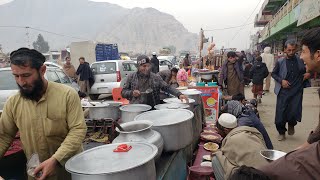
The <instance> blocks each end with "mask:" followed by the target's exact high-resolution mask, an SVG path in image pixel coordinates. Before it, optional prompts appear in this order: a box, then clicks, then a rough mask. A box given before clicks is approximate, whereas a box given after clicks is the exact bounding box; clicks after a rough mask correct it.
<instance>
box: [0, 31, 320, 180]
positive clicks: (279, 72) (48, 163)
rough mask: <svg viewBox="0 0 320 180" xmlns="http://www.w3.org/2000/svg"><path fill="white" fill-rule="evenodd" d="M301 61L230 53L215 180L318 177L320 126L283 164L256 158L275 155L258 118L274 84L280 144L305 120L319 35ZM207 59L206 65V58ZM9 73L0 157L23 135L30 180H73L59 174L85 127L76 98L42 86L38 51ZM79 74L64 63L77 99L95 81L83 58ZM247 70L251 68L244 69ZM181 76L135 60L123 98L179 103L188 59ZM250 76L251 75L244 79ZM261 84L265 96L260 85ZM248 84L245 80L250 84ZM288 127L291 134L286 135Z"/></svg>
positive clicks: (66, 90) (14, 57) (222, 82)
mask: <svg viewBox="0 0 320 180" xmlns="http://www.w3.org/2000/svg"><path fill="white" fill-rule="evenodd" d="M301 45H302V51H301V55H300V57H299V56H297V55H296V51H297V42H295V41H292V40H288V41H287V42H286V43H285V53H286V56H285V57H283V58H281V59H279V60H275V59H274V57H273V55H272V54H271V53H270V47H266V48H265V49H264V53H262V54H261V55H257V56H256V57H255V58H254V59H252V60H251V61H248V58H247V57H246V56H245V54H244V52H242V53H241V54H240V55H237V54H236V53H235V52H232V51H230V52H228V53H227V60H226V61H225V62H224V64H223V65H222V67H221V72H220V76H219V81H218V85H219V87H220V88H221V90H223V91H224V93H225V96H223V99H224V100H226V103H225V104H224V105H223V107H221V115H220V117H219V119H218V121H217V123H216V126H217V128H218V132H219V134H220V135H221V136H222V137H223V138H224V139H223V141H222V144H221V149H220V150H219V152H217V153H216V154H215V156H214V158H213V160H212V164H213V168H214V173H215V176H216V179H218V180H220V179H237V178H240V177H241V179H255V178H256V179H317V178H319V177H320V173H319V172H320V171H319V170H318V169H319V168H320V158H319V157H320V141H319V140H320V121H319V124H318V126H317V128H316V129H315V130H314V131H312V132H310V135H309V137H308V138H307V141H306V142H305V143H304V144H303V145H301V146H300V147H298V148H297V149H296V150H293V151H292V152H289V153H288V154H287V155H286V156H284V157H282V158H280V159H278V160H276V161H273V162H271V163H270V162H268V161H267V160H266V159H264V158H263V157H262V156H260V154H259V152H260V150H265V149H273V144H272V142H271V140H270V137H269V135H268V132H267V131H266V129H265V127H264V125H263V124H262V122H261V120H260V117H259V113H258V111H257V102H258V103H261V98H262V96H263V93H267V92H269V90H270V81H271V77H272V78H273V79H274V80H275V89H274V91H275V94H276V95H277V104H276V114H275V126H276V129H277V130H278V132H279V137H278V140H279V141H283V140H285V138H286V135H285V134H286V132H287V133H288V135H294V133H295V129H294V127H295V126H296V125H297V122H300V121H301V117H302V98H303V89H304V88H305V87H309V86H310V82H309V79H310V77H311V73H312V72H320V28H315V29H311V30H309V31H308V32H307V33H306V34H305V35H304V36H303V38H302V41H301ZM209 58H210V57H209ZM10 61H11V69H12V73H13V76H14V77H15V80H16V83H17V85H18V87H19V92H20V93H17V94H16V95H14V96H12V97H10V98H9V99H8V101H7V102H6V104H5V106H4V109H3V112H2V115H1V119H0V157H2V156H3V154H4V153H5V152H6V150H7V149H8V147H9V146H10V144H11V142H12V141H13V139H14V137H15V135H16V133H17V132H18V131H19V132H20V137H21V142H22V144H23V150H24V152H25V154H26V157H27V159H30V157H31V156H32V155H33V154H34V153H37V154H38V155H39V158H40V162H41V163H40V165H39V166H38V167H37V168H35V169H34V173H33V174H31V175H34V176H38V177H37V178H38V179H40V180H43V179H70V174H68V173H67V172H66V171H65V169H64V164H65V163H66V161H67V160H68V159H69V158H70V157H72V156H74V155H75V154H77V153H79V152H81V151H82V142H83V140H84V137H85V135H86V124H85V121H84V115H83V110H82V107H81V103H80V98H79V93H77V92H76V91H75V90H74V89H72V88H70V87H67V86H64V85H61V84H58V83H54V82H50V81H47V80H46V79H45V78H44V74H45V72H46V66H45V65H44V62H45V57H44V56H43V55H42V54H41V53H39V52H38V51H36V50H32V49H28V48H20V49H18V50H16V51H13V52H12V53H11V54H10ZM79 62H80V65H79V67H78V68H77V70H76V69H75V68H74V66H73V65H72V64H71V62H70V58H68V57H67V58H66V63H65V64H64V65H63V70H64V71H65V73H66V74H68V76H70V77H71V78H73V79H75V80H77V81H78V83H79V85H80V92H81V93H88V91H89V89H90V86H92V84H93V81H94V78H93V73H92V71H91V69H90V67H89V64H88V63H87V62H85V58H83V57H80V58H79ZM248 64H252V65H251V66H250V68H247V69H246V67H249V66H248ZM182 66H183V68H181V69H180V70H178V69H176V68H172V69H171V70H165V71H160V72H159V60H158V59H157V57H156V54H153V57H152V58H151V59H150V58H149V57H148V56H146V55H141V56H139V57H138V58H137V67H138V68H137V69H138V70H137V72H134V73H132V74H130V75H128V77H127V82H126V84H125V86H124V87H123V90H122V92H121V95H122V96H123V97H124V98H127V99H128V100H129V101H130V103H133V104H135V103H139V104H148V105H150V106H155V105H157V104H159V103H161V99H162V97H161V94H162V93H163V94H166V93H167V94H171V95H174V96H176V97H178V98H179V99H180V100H181V101H182V100H185V101H187V102H188V97H187V96H186V95H184V94H182V93H181V92H180V91H178V90H177V89H176V88H177V87H178V86H179V78H178V76H179V71H180V72H184V73H185V72H187V71H189V68H190V61H189V57H188V55H186V57H185V59H184V61H183V63H182ZM246 70H248V71H249V73H245V71H246ZM245 74H246V75H247V77H248V78H249V80H250V81H251V82H252V84H253V86H252V93H253V98H254V99H253V100H251V101H247V100H246V99H245V96H244V86H245V85H246V83H245ZM264 79H266V86H265V89H264V88H263V84H264V83H263V82H264ZM247 80H248V79H247ZM286 124H288V129H286ZM39 172H41V173H39Z"/></svg>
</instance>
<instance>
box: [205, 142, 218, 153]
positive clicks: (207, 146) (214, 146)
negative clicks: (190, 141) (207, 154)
mask: <svg viewBox="0 0 320 180" xmlns="http://www.w3.org/2000/svg"><path fill="white" fill-rule="evenodd" d="M203 148H204V149H205V150H207V151H211V152H215V151H217V150H218V149H219V145H218V144H216V143H213V142H207V143H205V144H204V145H203Z"/></svg>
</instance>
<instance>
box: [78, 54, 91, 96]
mask: <svg viewBox="0 0 320 180" xmlns="http://www.w3.org/2000/svg"><path fill="white" fill-rule="evenodd" d="M79 62H80V65H79V67H78V69H77V73H76V74H77V75H78V76H79V78H78V84H79V86H80V91H81V92H83V93H86V94H87V95H88V94H89V91H90V87H91V86H92V85H93V83H94V77H93V73H92V71H91V69H90V66H89V63H87V62H86V61H85V59H84V57H80V58H79Z"/></svg>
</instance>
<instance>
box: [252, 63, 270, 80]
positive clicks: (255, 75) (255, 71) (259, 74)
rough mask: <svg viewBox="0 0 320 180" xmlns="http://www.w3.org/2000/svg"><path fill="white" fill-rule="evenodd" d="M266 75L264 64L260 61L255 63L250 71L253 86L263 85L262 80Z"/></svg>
mask: <svg viewBox="0 0 320 180" xmlns="http://www.w3.org/2000/svg"><path fill="white" fill-rule="evenodd" d="M268 75H269V71H268V68H267V66H266V64H265V63H263V62H261V61H257V62H256V63H255V64H254V65H253V66H252V68H251V69H250V78H252V83H253V84H257V85H263V79H264V78H266V77H267V76H268Z"/></svg>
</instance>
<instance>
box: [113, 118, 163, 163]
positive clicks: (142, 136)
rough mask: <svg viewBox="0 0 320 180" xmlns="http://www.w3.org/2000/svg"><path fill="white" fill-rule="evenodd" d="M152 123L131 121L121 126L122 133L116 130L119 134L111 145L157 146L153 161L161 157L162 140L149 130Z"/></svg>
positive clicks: (155, 132)
mask: <svg viewBox="0 0 320 180" xmlns="http://www.w3.org/2000/svg"><path fill="white" fill-rule="evenodd" d="M152 125H153V123H152V122H151V121H147V120H146V121H131V122H127V123H123V124H121V127H122V128H123V130H124V131H120V130H119V129H118V128H116V131H118V132H119V133H120V134H119V136H118V137H116V138H115V139H114V140H113V141H112V143H121V142H131V141H133V142H148V143H150V144H153V145H155V146H157V148H158V154H157V155H156V157H155V159H158V158H159V157H160V156H161V153H162V150H163V139H162V137H161V135H160V133H158V132H157V131H154V130H152V129H151V127H152Z"/></svg>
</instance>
